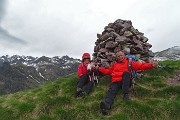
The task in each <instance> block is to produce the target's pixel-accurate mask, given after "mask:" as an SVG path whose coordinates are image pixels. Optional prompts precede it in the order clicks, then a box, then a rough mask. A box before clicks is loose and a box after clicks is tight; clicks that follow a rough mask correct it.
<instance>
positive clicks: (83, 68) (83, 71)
mask: <svg viewBox="0 0 180 120" xmlns="http://www.w3.org/2000/svg"><path fill="white" fill-rule="evenodd" d="M86 73H87V66H85V65H84V64H83V62H82V63H81V64H80V65H79V66H78V77H79V78H80V77H81V76H82V75H84V74H86Z"/></svg>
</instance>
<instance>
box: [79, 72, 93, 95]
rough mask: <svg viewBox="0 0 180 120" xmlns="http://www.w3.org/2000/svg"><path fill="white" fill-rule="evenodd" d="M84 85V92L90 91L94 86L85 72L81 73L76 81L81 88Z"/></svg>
mask: <svg viewBox="0 0 180 120" xmlns="http://www.w3.org/2000/svg"><path fill="white" fill-rule="evenodd" d="M84 86H85V88H84V91H85V92H86V93H88V94H89V93H90V92H92V88H93V86H94V83H93V81H90V80H89V76H87V75H86V74H85V75H82V76H81V77H80V78H79V81H78V84H77V87H78V88H83V87H84Z"/></svg>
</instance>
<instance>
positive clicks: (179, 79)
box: [166, 70, 180, 85]
mask: <svg viewBox="0 0 180 120" xmlns="http://www.w3.org/2000/svg"><path fill="white" fill-rule="evenodd" d="M166 83H167V84H168V85H180V70H178V71H176V72H175V76H174V77H172V78H168V79H167V81H166Z"/></svg>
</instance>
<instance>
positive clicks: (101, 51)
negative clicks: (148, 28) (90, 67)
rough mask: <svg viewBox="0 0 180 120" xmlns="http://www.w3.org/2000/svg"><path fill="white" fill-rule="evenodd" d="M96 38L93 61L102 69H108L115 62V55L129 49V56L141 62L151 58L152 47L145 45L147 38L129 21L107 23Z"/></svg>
mask: <svg viewBox="0 0 180 120" xmlns="http://www.w3.org/2000/svg"><path fill="white" fill-rule="evenodd" d="M97 38H98V39H97V41H96V42H95V47H94V53H93V61H94V62H95V63H96V64H98V65H100V66H102V67H106V68H107V67H109V66H110V65H111V64H112V63H113V62H114V61H115V53H116V52H117V51H119V50H121V51H123V50H125V49H129V50H130V54H132V55H135V56H136V58H137V59H140V60H143V61H147V60H148V59H149V57H153V52H152V51H151V50H149V49H150V48H151V47H152V45H151V44H149V43H147V41H148V38H147V37H145V36H144V33H142V32H139V31H138V29H135V28H134V27H133V26H132V22H131V21H129V20H121V19H118V20H116V21H115V22H114V23H109V24H108V26H105V28H104V31H103V32H102V34H97Z"/></svg>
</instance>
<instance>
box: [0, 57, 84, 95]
mask: <svg viewBox="0 0 180 120" xmlns="http://www.w3.org/2000/svg"><path fill="white" fill-rule="evenodd" d="M80 63H81V60H79V59H74V58H70V57H69V56H67V55H66V56H62V57H59V56H55V57H52V58H49V57H46V56H42V57H32V56H19V55H13V56H8V55H6V56H1V57H0V94H6V93H11V92H16V91H19V90H23V89H27V88H34V87H36V86H39V85H41V84H43V83H44V82H45V81H50V80H55V79H57V78H58V77H60V76H65V75H69V74H72V73H75V72H77V67H78V65H79V64H80Z"/></svg>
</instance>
